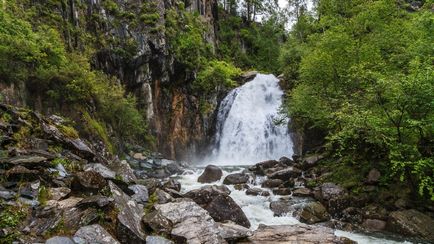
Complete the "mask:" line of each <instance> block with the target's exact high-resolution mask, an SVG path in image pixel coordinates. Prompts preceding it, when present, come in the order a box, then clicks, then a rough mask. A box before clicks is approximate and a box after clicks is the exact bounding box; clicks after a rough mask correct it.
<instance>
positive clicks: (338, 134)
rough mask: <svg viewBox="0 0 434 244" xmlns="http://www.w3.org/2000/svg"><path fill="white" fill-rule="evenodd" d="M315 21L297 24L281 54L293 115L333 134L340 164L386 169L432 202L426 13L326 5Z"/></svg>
mask: <svg viewBox="0 0 434 244" xmlns="http://www.w3.org/2000/svg"><path fill="white" fill-rule="evenodd" d="M428 5H429V4H428ZM305 15H308V13H305ZM317 15H318V16H321V18H319V19H315V18H311V17H309V16H307V17H306V16H301V17H300V19H299V22H297V24H296V25H295V28H294V29H293V30H292V32H291V36H290V38H289V43H288V44H287V45H286V50H285V51H284V52H282V53H283V55H282V56H281V64H282V65H283V66H284V67H283V69H284V70H285V75H286V77H287V78H289V79H291V80H292V83H293V86H294V89H293V90H292V92H291V94H290V99H288V102H287V106H286V107H287V110H288V113H289V114H290V116H292V117H293V118H294V119H295V120H298V121H299V122H300V123H301V124H302V125H309V126H315V127H317V128H321V129H323V130H326V131H328V137H327V139H328V149H329V150H331V151H333V152H334V153H335V154H336V155H337V156H340V157H345V158H348V159H350V160H353V161H355V162H359V163H361V164H364V163H366V160H368V161H369V162H378V161H387V162H388V166H387V169H386V170H385V172H386V174H387V175H388V176H391V177H390V179H392V180H393V179H394V178H393V176H397V177H398V179H400V180H403V181H406V182H407V183H408V184H409V186H410V187H412V189H413V191H414V192H419V193H420V195H421V196H429V197H430V198H431V199H433V200H434V195H433V187H434V184H433V180H432V179H433V174H434V163H433V160H432V159H433V157H434V155H433V152H434V78H433V77H434V69H433V66H432V64H433V61H434V59H433V56H434V48H433V46H432V45H431V44H432V43H433V41H434V39H433V38H434V37H433V36H432V34H430V33H432V32H433V30H434V18H433V15H432V13H430V10H429V7H427V9H425V8H424V9H422V10H421V11H418V12H415V13H408V12H407V11H406V10H404V9H402V8H401V7H400V6H399V5H397V3H396V2H395V1H389V0H375V1H370V2H366V1H348V2H345V4H342V1H338V0H322V1H319V3H318V8H317ZM301 21H303V22H302V23H301ZM395 179H396V178H395Z"/></svg>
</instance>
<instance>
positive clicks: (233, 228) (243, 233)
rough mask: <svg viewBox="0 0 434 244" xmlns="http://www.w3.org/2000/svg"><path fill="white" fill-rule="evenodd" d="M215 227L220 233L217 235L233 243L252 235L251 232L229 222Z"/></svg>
mask: <svg viewBox="0 0 434 244" xmlns="http://www.w3.org/2000/svg"><path fill="white" fill-rule="evenodd" d="M217 226H218V227H217V228H218V229H219V231H220V233H219V235H220V236H221V237H223V239H225V240H227V241H230V242H235V241H238V240H240V239H244V238H246V237H249V236H251V235H252V231H250V230H249V229H247V228H246V227H243V226H241V225H237V224H235V223H234V222H231V221H227V222H224V223H217Z"/></svg>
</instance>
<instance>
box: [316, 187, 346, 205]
mask: <svg viewBox="0 0 434 244" xmlns="http://www.w3.org/2000/svg"><path fill="white" fill-rule="evenodd" d="M344 193H345V190H344V188H342V187H340V186H338V185H336V184H334V183H324V184H322V185H321V186H320V196H319V197H320V200H325V201H328V200H330V199H332V198H336V197H339V196H341V195H342V194H344Z"/></svg>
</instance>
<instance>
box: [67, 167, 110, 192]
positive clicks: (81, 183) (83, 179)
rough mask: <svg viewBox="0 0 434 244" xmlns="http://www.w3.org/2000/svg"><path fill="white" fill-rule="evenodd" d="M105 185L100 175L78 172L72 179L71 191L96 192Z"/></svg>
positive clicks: (91, 172)
mask: <svg viewBox="0 0 434 244" xmlns="http://www.w3.org/2000/svg"><path fill="white" fill-rule="evenodd" d="M106 185H107V181H106V180H105V179H104V177H102V175H101V174H100V173H98V172H95V171H83V172H78V173H77V174H76V175H75V177H74V182H73V190H75V191H82V190H88V191H93V192H97V191H99V190H101V189H102V188H104V187H105V186H106Z"/></svg>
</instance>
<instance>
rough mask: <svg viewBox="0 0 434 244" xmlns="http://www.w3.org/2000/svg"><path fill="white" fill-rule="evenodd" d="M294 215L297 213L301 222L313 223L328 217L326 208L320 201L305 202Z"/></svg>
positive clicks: (325, 219)
mask: <svg viewBox="0 0 434 244" xmlns="http://www.w3.org/2000/svg"><path fill="white" fill-rule="evenodd" d="M296 215H298V217H299V219H300V221H301V222H303V223H306V224H315V223H319V222H324V221H327V220H329V219H330V215H329V214H328V213H327V210H326V208H325V207H324V205H322V204H321V203H320V202H310V203H307V204H306V205H305V206H303V207H302V209H301V210H300V211H298V213H296Z"/></svg>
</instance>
